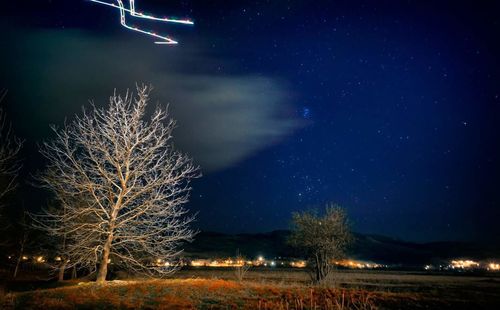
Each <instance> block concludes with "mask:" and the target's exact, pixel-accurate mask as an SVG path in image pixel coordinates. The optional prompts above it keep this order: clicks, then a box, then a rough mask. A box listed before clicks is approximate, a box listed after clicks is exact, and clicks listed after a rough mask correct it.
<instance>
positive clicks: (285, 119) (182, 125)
mask: <svg viewBox="0 0 500 310" xmlns="http://www.w3.org/2000/svg"><path fill="white" fill-rule="evenodd" d="M24 37H25V40H24V41H23V42H24V43H23V42H17V43H16V45H15V47H12V49H10V50H7V51H4V52H2V54H4V55H3V56H2V60H1V61H2V62H6V63H5V64H2V67H3V68H5V70H3V71H4V75H5V76H3V77H2V80H4V81H5V83H6V84H7V85H6V86H7V87H8V88H10V89H11V95H12V96H14V97H16V99H15V101H16V107H14V110H15V111H16V112H17V113H15V114H17V115H18V117H20V115H21V114H24V115H23V116H22V117H24V118H27V119H26V121H30V122H31V125H30V130H33V128H35V130H36V133H33V136H34V137H36V138H43V136H41V137H40V136H37V133H44V132H46V131H45V130H39V129H41V128H40V127H44V128H45V126H48V123H61V122H62V121H63V120H64V117H65V116H68V117H70V116H71V115H73V114H74V113H78V112H79V110H80V107H81V106H82V105H85V104H86V103H87V100H88V99H89V98H91V99H95V101H96V103H98V104H103V103H105V102H106V98H108V96H109V95H110V94H111V92H112V91H113V89H115V88H116V89H117V90H118V91H125V90H126V89H127V88H132V87H133V86H134V84H135V83H136V82H140V83H141V82H144V83H148V84H149V83H150V84H152V85H153V86H154V88H155V90H154V92H153V94H152V95H153V98H154V99H155V101H156V100H157V101H158V102H159V103H161V104H163V105H166V104H167V103H168V104H169V105H170V111H171V114H172V116H173V117H174V118H176V119H177V120H178V125H179V127H178V129H177V130H176V132H175V135H176V140H175V141H176V144H177V146H178V147H179V148H180V149H182V150H183V151H186V152H188V153H190V154H191V155H192V156H193V157H194V158H195V160H196V162H197V163H199V164H200V165H201V166H202V168H203V170H204V171H205V172H207V171H215V170H220V169H224V168H226V167H229V166H231V165H234V164H236V163H237V162H239V161H241V160H243V159H245V158H247V157H248V156H250V155H251V154H254V153H255V152H258V151H259V150H261V149H263V148H265V147H266V146H269V145H272V144H273V143H276V142H277V141H279V140H280V139H282V138H283V137H285V136H286V135H288V134H290V133H291V132H292V131H293V130H294V129H296V128H298V127H299V126H300V121H299V120H298V119H297V118H296V117H295V114H294V112H293V107H292V106H291V105H290V104H289V102H290V100H291V98H290V95H289V93H290V91H289V89H288V87H287V85H286V83H285V82H283V81H281V80H279V79H277V78H273V77H265V76H261V75H258V76H257V75H253V74H243V73H231V74H229V73H228V74H217V75H210V74H209V73H207V72H213V71H214V70H210V66H212V64H213V63H218V64H223V65H225V66H231V65H230V61H229V60H223V59H221V58H220V57H215V56H210V55H209V54H208V53H205V52H204V49H203V48H202V47H187V46H178V47H175V48H173V49H172V48H165V47H158V46H154V45H152V44H147V43H144V42H143V41H131V40H130V39H127V40H122V39H117V38H113V39H101V38H97V37H95V36H92V35H90V34H87V33H83V32H78V31H71V30H66V31H52V30H51V31H49V30H46V31H37V32H34V33H29V34H26V35H25V36H24ZM11 59H18V60H21V61H17V62H12V61H11ZM9 83H11V84H10V85H9ZM154 103H155V102H154ZM26 111H30V113H27V114H26ZM36 128H38V129H36ZM25 131H27V130H25Z"/></svg>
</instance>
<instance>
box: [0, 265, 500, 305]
mask: <svg viewBox="0 0 500 310" xmlns="http://www.w3.org/2000/svg"><path fill="white" fill-rule="evenodd" d="M226 272H227V274H226ZM200 276H204V278H203V279H202V278H198V277H200ZM226 276H227V277H228V279H221V278H224V277H226ZM336 276H337V281H339V285H338V286H337V287H336V288H327V287H311V286H308V285H307V284H305V283H306V282H307V275H306V274H304V273H301V272H296V271H290V272H286V271H283V270H281V271H270V270H266V271H249V272H248V279H249V281H244V282H237V281H234V277H235V276H234V271H232V270H227V271H224V272H222V271H221V270H197V271H182V272H180V273H178V274H176V277H181V278H184V279H179V278H178V279H167V280H135V281H111V282H109V284H108V285H106V286H98V285H96V284H94V283H88V282H87V283H80V284H78V283H76V282H74V283H67V284H66V285H68V284H71V285H69V286H65V287H59V288H52V289H44V290H35V291H29V292H20V293H15V294H12V296H13V297H12V298H11V301H10V304H9V305H6V306H7V307H11V308H15V309H75V308H76V309H262V310H264V309H283V310H285V309H287V310H291V309H297V310H299V309H376V308H380V309H402V308H413V309H415V308H416V309H429V308H433V309H434V308H439V309H445V308H449V309H457V308H464V307H468V306H471V305H474V309H494V308H497V306H498V305H500V282H499V281H498V279H496V278H493V277H489V278H481V277H465V276H429V275H412V274H405V273H383V272H376V273H371V272H340V273H337V275H336ZM230 279H232V280H230ZM285 279H287V280H285ZM367 284H368V285H367ZM395 288H396V289H395ZM0 308H1V305H0Z"/></svg>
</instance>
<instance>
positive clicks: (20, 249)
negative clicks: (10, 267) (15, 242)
mask: <svg viewBox="0 0 500 310" xmlns="http://www.w3.org/2000/svg"><path fill="white" fill-rule="evenodd" d="M25 236H26V235H23V237H22V239H21V242H20V248H19V256H18V257H17V262H16V268H14V274H13V275H12V277H13V278H14V279H15V278H16V277H17V272H18V271H19V265H20V264H21V259H22V257H23V255H24V243H25V242H26V237H25Z"/></svg>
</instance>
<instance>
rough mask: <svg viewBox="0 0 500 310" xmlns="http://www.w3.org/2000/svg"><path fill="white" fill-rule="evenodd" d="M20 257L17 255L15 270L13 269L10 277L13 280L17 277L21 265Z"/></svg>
mask: <svg viewBox="0 0 500 310" xmlns="http://www.w3.org/2000/svg"><path fill="white" fill-rule="evenodd" d="M21 257H22V255H19V257H18V258H17V262H16V268H14V274H13V275H12V277H13V278H14V279H15V278H16V277H17V272H18V270H19V265H20V264H21Z"/></svg>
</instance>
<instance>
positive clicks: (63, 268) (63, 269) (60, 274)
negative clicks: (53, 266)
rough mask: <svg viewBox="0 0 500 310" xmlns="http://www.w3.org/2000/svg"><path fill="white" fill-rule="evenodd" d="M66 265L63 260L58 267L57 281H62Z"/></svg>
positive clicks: (66, 262)
mask: <svg viewBox="0 0 500 310" xmlns="http://www.w3.org/2000/svg"><path fill="white" fill-rule="evenodd" d="M67 264H68V261H67V260H63V263H62V264H61V267H59V275H58V277H57V281H59V282H61V281H64V271H66V265H67Z"/></svg>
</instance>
